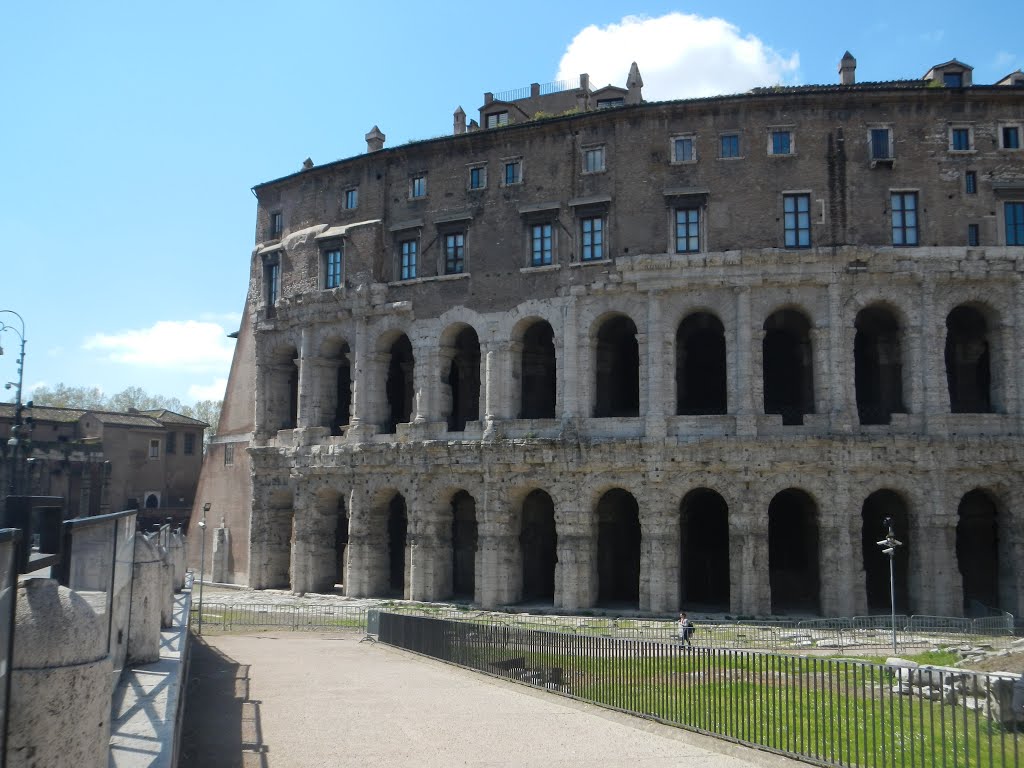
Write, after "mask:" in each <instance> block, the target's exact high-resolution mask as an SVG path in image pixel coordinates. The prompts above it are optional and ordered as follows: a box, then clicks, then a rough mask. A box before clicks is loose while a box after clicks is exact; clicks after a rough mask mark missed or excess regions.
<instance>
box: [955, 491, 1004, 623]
mask: <svg viewBox="0 0 1024 768" xmlns="http://www.w3.org/2000/svg"><path fill="white" fill-rule="evenodd" d="M1008 517H1009V516H1008V515H1007V514H1006V512H1005V510H1004V509H1003V507H1002V505H1001V504H1000V502H999V500H998V498H997V497H996V496H995V495H994V494H993V493H991V492H990V491H988V490H986V489H982V488H975V489H973V490H971V491H968V492H967V493H965V494H964V495H963V497H962V498H961V499H960V503H959V505H958V507H957V525H956V560H957V566H958V568H959V570H960V575H961V578H962V580H963V604H964V613H965V614H966V615H969V616H971V615H984V614H985V613H987V610H986V609H992V608H996V609H1000V610H1004V611H1011V612H1012V611H1013V610H1014V609H1015V608H1016V607H1017V586H1016V564H1017V560H1018V559H1019V553H1016V552H1014V551H1013V548H1012V545H1013V540H1012V535H1011V527H1010V523H1009V520H1008Z"/></svg>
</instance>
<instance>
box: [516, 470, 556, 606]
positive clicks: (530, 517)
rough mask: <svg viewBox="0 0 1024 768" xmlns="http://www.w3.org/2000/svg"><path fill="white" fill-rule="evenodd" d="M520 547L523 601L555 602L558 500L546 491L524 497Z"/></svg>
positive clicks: (533, 492)
mask: <svg viewBox="0 0 1024 768" xmlns="http://www.w3.org/2000/svg"><path fill="white" fill-rule="evenodd" d="M519 548H520V552H521V553H522V561H523V566H522V573H523V587H522V599H523V601H525V602H543V603H554V599H555V566H556V565H557V564H558V532H557V528H556V525H555V503H554V500H553V499H552V498H551V496H550V495H549V494H548V493H547V492H546V491H543V490H540V489H534V490H532V491H530V492H529V493H528V494H526V496H525V497H524V498H523V500H522V503H521V512H520V529H519Z"/></svg>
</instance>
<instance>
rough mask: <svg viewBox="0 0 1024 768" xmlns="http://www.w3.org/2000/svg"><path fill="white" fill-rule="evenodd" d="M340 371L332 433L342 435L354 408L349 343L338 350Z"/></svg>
mask: <svg viewBox="0 0 1024 768" xmlns="http://www.w3.org/2000/svg"><path fill="white" fill-rule="evenodd" d="M337 360H338V372H337V373H336V374H335V377H334V403H335V405H334V413H333V415H332V417H331V434H332V435H340V434H341V428H342V427H347V426H348V422H349V413H350V411H351V410H352V363H351V359H350V357H349V348H348V344H342V345H341V350H340V351H339V352H338V357H337Z"/></svg>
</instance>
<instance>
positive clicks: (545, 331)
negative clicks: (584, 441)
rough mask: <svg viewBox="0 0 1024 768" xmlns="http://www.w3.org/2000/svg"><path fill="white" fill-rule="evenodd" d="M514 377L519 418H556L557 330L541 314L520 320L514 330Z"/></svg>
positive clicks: (514, 395) (516, 410) (514, 394)
mask: <svg viewBox="0 0 1024 768" xmlns="http://www.w3.org/2000/svg"><path fill="white" fill-rule="evenodd" d="M512 354H513V360H512V365H513V375H512V378H513V380H516V379H518V381H519V387H518V391H517V392H515V393H513V397H518V408H516V409H515V411H514V412H515V413H516V414H517V417H518V418H520V419H553V418H555V409H556V406H557V399H558V383H557V356H556V352H555V331H554V329H553V328H552V327H551V323H549V322H548V321H547V320H543V319H541V318H538V317H528V318H524V319H523V320H521V321H520V322H519V323H517V324H516V326H515V327H514V328H513V329H512Z"/></svg>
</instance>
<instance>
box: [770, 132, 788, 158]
mask: <svg viewBox="0 0 1024 768" xmlns="http://www.w3.org/2000/svg"><path fill="white" fill-rule="evenodd" d="M772 154H773V155H791V154H793V134H792V133H791V132H790V131H772Z"/></svg>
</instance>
